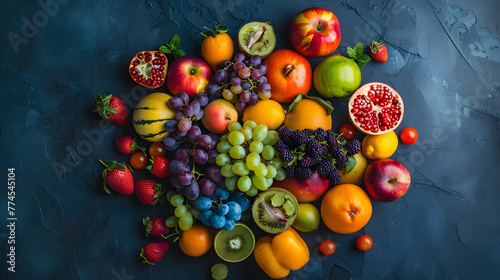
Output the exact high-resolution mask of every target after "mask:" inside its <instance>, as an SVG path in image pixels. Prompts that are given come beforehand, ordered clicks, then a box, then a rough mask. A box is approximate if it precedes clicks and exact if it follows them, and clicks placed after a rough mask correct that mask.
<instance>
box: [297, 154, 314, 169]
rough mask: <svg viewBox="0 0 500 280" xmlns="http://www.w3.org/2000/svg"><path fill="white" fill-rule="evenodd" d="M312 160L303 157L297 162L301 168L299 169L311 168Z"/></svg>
mask: <svg viewBox="0 0 500 280" xmlns="http://www.w3.org/2000/svg"><path fill="white" fill-rule="evenodd" d="M312 160H313V159H312V158H311V157H309V156H305V157H303V158H302V159H301V160H299V161H298V164H299V165H300V166H301V167H311V166H313V162H312Z"/></svg>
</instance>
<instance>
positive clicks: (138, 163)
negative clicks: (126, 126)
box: [130, 152, 148, 169]
mask: <svg viewBox="0 0 500 280" xmlns="http://www.w3.org/2000/svg"><path fill="white" fill-rule="evenodd" d="M130 165H132V167H133V168H135V169H143V168H144V167H146V165H148V156H146V155H145V154H144V153H143V152H135V153H133V154H132V156H131V157H130Z"/></svg>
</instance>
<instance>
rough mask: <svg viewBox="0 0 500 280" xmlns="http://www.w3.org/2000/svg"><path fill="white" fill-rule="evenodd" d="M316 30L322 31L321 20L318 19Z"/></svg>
mask: <svg viewBox="0 0 500 280" xmlns="http://www.w3.org/2000/svg"><path fill="white" fill-rule="evenodd" d="M316 30H317V31H319V32H321V31H323V24H322V22H321V21H318V25H317V26H316Z"/></svg>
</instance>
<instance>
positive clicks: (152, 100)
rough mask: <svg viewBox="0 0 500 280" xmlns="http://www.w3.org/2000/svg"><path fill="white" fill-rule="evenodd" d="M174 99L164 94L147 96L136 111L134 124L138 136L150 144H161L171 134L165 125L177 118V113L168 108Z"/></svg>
mask: <svg viewBox="0 0 500 280" xmlns="http://www.w3.org/2000/svg"><path fill="white" fill-rule="evenodd" d="M170 97H172V96H171V95H169V94H166V93H163V92H155V93H151V94H148V95H146V97H144V98H143V99H142V100H141V101H140V102H139V103H137V106H135V109H134V115H133V120H134V121H133V122H134V128H135V131H136V132H137V134H139V136H140V137H142V138H143V139H146V140H148V141H150V142H160V141H162V140H163V138H165V137H167V136H168V135H169V134H170V132H168V131H167V130H166V129H165V123H166V122H167V121H168V120H172V119H174V118H175V112H174V111H172V110H171V109H170V108H168V106H167V101H168V100H169V99H170Z"/></svg>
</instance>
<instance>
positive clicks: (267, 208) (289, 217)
mask: <svg viewBox="0 0 500 280" xmlns="http://www.w3.org/2000/svg"><path fill="white" fill-rule="evenodd" d="M298 209H299V206H298V203H297V199H296V198H295V196H294V195H293V194H292V193H291V192H289V191H287V190H285V189H282V188H269V189H268V190H266V191H264V192H261V193H260V194H259V196H258V197H257V198H256V199H255V201H254V203H253V205H252V216H253V219H254V221H255V223H256V224H257V226H259V227H260V228H261V229H262V230H264V231H265V232H267V233H271V234H278V233H280V232H282V231H284V230H286V229H287V228H289V227H290V226H291V225H292V224H293V222H294V221H295V218H296V217H297V213H298Z"/></svg>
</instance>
